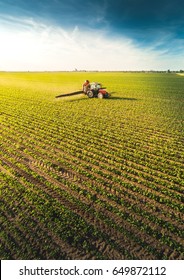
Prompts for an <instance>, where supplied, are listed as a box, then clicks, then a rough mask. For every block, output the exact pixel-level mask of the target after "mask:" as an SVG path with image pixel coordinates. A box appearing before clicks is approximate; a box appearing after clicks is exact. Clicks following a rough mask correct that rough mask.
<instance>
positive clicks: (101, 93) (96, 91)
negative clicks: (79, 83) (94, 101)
mask: <svg viewBox="0 0 184 280" xmlns="http://www.w3.org/2000/svg"><path fill="white" fill-rule="evenodd" d="M81 93H84V94H85V95H87V96H88V97H89V98H93V97H98V98H108V97H109V96H110V94H109V93H108V92H107V91H106V89H105V88H103V87H102V85H101V84H100V83H97V82H92V83H88V85H87V87H85V86H84V85H83V88H82V90H80V91H74V92H71V93H66V94H60V95H57V96H56V98H59V97H67V96H72V95H77V94H81Z"/></svg>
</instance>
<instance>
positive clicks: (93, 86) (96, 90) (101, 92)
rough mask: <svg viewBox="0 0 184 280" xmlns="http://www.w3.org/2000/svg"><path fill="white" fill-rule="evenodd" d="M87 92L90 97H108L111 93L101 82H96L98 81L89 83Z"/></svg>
mask: <svg viewBox="0 0 184 280" xmlns="http://www.w3.org/2000/svg"><path fill="white" fill-rule="evenodd" d="M85 94H86V95H87V96H88V97H89V98H93V97H98V98H108V97H109V93H108V92H107V91H106V89H105V88H103V87H102V85H101V84H100V83H96V82H93V83H90V84H89V89H88V90H87V92H85Z"/></svg>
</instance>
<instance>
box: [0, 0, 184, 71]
mask: <svg viewBox="0 0 184 280" xmlns="http://www.w3.org/2000/svg"><path fill="white" fill-rule="evenodd" d="M183 11H184V1H183V0H154V1H147V0H93V1H91V0H90V1H89V0H27V1H25V0H0V36H1V44H0V70H5V71H34V70H37V71H58V70H74V69H75V68H76V69H78V70H82V69H84V70H167V69H171V70H180V69H184V12H183Z"/></svg>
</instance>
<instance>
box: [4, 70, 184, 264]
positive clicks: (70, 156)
mask: <svg viewBox="0 0 184 280" xmlns="http://www.w3.org/2000/svg"><path fill="white" fill-rule="evenodd" d="M85 79H89V80H90V81H98V82H101V83H102V84H103V85H104V86H106V87H107V90H108V91H109V92H110V93H111V98H110V99H97V98H96V99H89V98H87V97H86V96H83V95H81V96H76V97H67V98H64V99H59V98H58V99H56V98H55V96H56V95H59V94H62V93H67V92H70V91H71V92H72V91H75V90H80V89H81V84H82V83H83V81H84V80H85ZM0 171H1V172H0V188H1V235H0V238H1V248H0V257H1V259H140V260H143V259H183V257H184V255H183V252H184V243H183V240H184V239H183V238H184V234H183V233H184V226H183V220H184V203H183V202H184V201H183V197H184V196H183V194H184V77H183V76H180V75H175V74H156V73H155V74H153V73H105V72H104V73H100V72H97V73H92V72H90V73H82V72H80V73H79V72H78V73H77V72H76V73H74V72H73V73H69V72H68V73H57V72H56V73H46V72H45V73H3V72H1V73H0Z"/></svg>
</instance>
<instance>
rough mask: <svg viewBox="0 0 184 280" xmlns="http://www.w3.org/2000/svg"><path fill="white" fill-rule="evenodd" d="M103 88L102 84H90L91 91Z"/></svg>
mask: <svg viewBox="0 0 184 280" xmlns="http://www.w3.org/2000/svg"><path fill="white" fill-rule="evenodd" d="M101 88H102V85H101V84H100V83H94V82H93V83H90V89H91V90H99V89H101Z"/></svg>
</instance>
